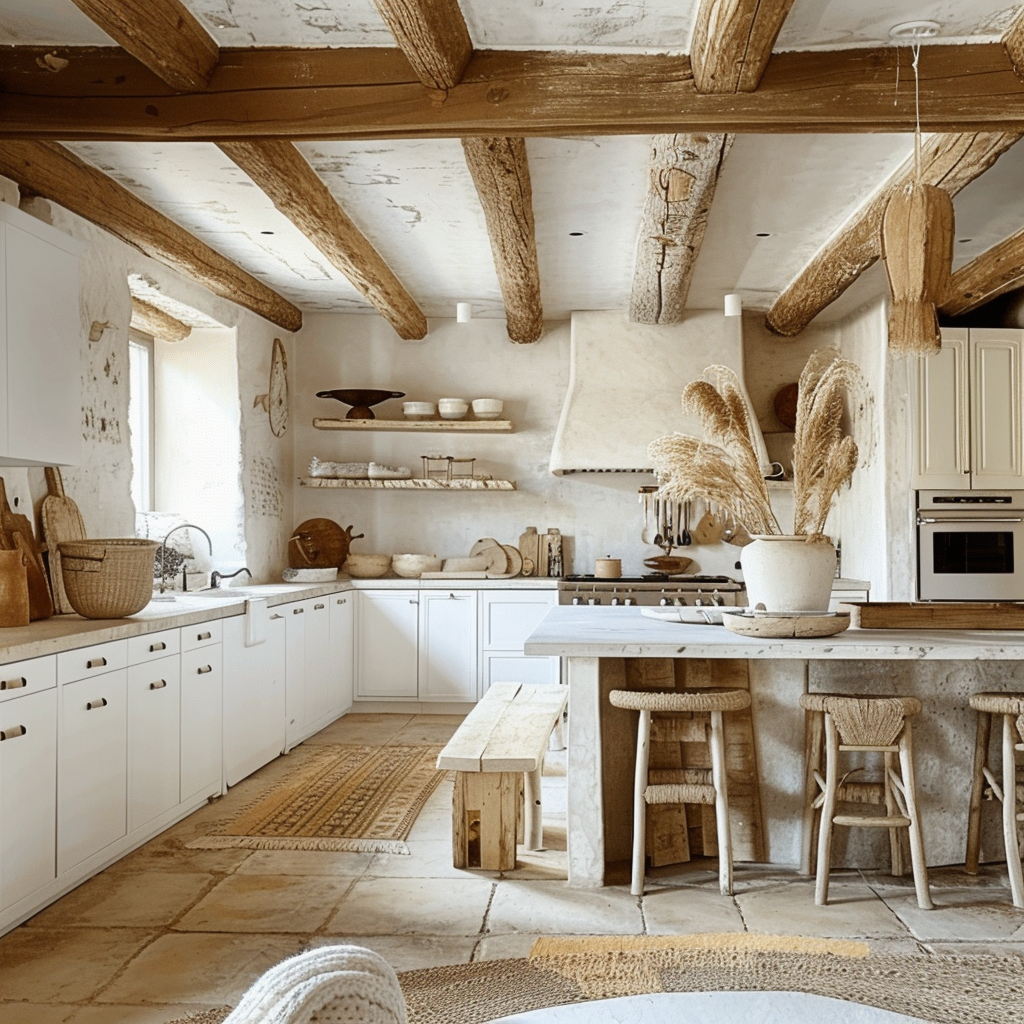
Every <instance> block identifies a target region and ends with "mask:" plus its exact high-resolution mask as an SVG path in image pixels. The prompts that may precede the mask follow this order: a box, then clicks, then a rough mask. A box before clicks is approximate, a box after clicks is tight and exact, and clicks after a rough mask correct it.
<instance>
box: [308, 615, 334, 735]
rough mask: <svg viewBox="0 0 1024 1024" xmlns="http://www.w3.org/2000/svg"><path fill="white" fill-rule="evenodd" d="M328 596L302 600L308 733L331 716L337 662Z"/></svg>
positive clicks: (329, 719) (320, 726)
mask: <svg viewBox="0 0 1024 1024" xmlns="http://www.w3.org/2000/svg"><path fill="white" fill-rule="evenodd" d="M327 601H328V599H327V598H326V597H318V598H314V599H313V600H312V601H303V604H304V605H305V606H306V643H305V656H306V681H305V693H304V706H303V727H304V732H305V733H306V735H307V736H310V735H312V734H313V733H314V732H317V731H319V730H320V729H322V728H323V727H324V726H325V725H327V723H328V722H330V721H331V720H332V719H334V718H337V717H338V716H337V714H335V713H333V704H334V693H333V691H334V685H333V677H334V672H335V667H336V666H335V665H334V664H333V661H332V659H331V613H330V611H329V605H328V603H327Z"/></svg>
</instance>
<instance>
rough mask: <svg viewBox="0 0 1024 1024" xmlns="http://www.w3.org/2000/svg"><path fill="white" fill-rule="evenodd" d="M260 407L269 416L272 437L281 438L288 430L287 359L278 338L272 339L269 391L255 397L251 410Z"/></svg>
mask: <svg viewBox="0 0 1024 1024" xmlns="http://www.w3.org/2000/svg"><path fill="white" fill-rule="evenodd" d="M258 406H262V407H263V408H264V410H266V412H267V414H268V415H269V416H270V429H271V432H272V433H273V435H274V437H282V436H283V435H284V432H285V431H286V430H287V429H288V357H287V356H286V355H285V352H284V344H283V343H282V341H281V339H280V338H275V339H274V350H273V353H272V354H271V357H270V390H269V392H267V394H265V395H257V396H256V400H255V401H254V402H253V408H256V407H258Z"/></svg>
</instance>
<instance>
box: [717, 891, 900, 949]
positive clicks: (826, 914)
mask: <svg viewBox="0 0 1024 1024" xmlns="http://www.w3.org/2000/svg"><path fill="white" fill-rule="evenodd" d="M735 899H736V902H737V904H738V905H739V908H740V913H742V915H743V920H744V922H745V923H746V926H747V928H748V929H749V930H750V931H752V932H763V933H765V934H768V935H812V936H818V937H820V938H851V939H852V938H886V937H897V936H906V935H907V930H906V928H905V927H904V925H903V924H902V923H901V922H900V921H899V920H898V919H897V917H896V916H895V914H893V912H892V911H891V910H890V909H889V908H888V907H887V906H886V905H885V903H883V902H882V900H880V899H879V898H878V897H877V896H876V895H875V894H874V893H873V892H872V891H871V889H870V888H869V887H868V886H867V885H866V884H865V883H863V882H859V881H857V882H855V881H852V880H851V881H836V882H833V883H832V884H831V885H830V886H829V903H828V906H825V907H819V906H816V905H815V902H814V882H813V880H808V881H806V882H783V883H780V884H778V885H772V886H765V887H763V888H751V889H750V890H749V891H746V892H740V891H739V889H737V892H736V896H735Z"/></svg>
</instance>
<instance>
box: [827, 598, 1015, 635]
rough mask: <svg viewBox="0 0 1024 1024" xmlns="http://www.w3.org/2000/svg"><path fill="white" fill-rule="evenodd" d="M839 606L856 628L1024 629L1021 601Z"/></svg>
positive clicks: (893, 602) (877, 603)
mask: <svg viewBox="0 0 1024 1024" xmlns="http://www.w3.org/2000/svg"><path fill="white" fill-rule="evenodd" d="M839 610H840V611H848V612H849V613H850V625H851V626H852V627H854V628H859V629H1024V604H1006V603H1002V604H990V603H988V602H984V601H969V602H968V601H963V602H956V603H953V602H945V601H944V602H942V603H936V604H930V603H914V602H910V601H851V602H849V603H848V604H841V605H840V606H839Z"/></svg>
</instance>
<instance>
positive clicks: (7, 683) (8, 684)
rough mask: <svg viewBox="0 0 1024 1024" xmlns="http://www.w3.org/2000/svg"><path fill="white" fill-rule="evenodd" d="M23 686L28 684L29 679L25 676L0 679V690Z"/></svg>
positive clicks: (16, 688)
mask: <svg viewBox="0 0 1024 1024" xmlns="http://www.w3.org/2000/svg"><path fill="white" fill-rule="evenodd" d="M23 686H28V680H27V679H26V678H25V677H24V676H18V678H17V679H0V690H20V689H21V688H22V687H23Z"/></svg>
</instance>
